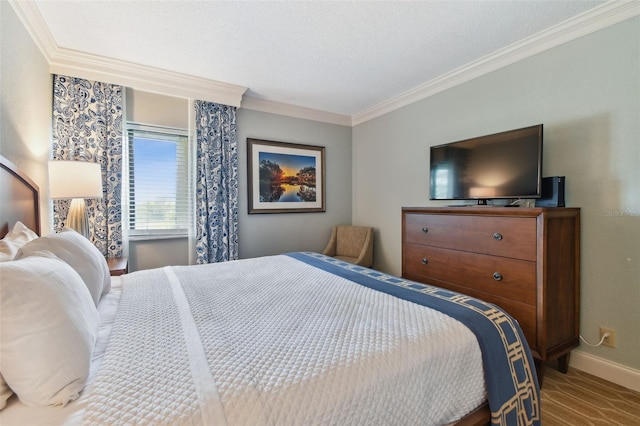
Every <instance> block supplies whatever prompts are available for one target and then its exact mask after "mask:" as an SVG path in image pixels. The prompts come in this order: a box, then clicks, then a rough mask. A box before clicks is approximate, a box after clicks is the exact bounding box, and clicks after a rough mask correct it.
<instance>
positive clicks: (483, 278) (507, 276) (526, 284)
mask: <svg viewBox="0 0 640 426" xmlns="http://www.w3.org/2000/svg"><path fill="white" fill-rule="evenodd" d="M403 274H404V275H405V276H407V277H409V276H411V277H414V276H417V277H424V278H427V279H433V280H438V281H439V282H449V283H452V284H455V285H457V286H459V287H461V288H463V289H473V290H477V291H482V292H484V293H487V294H494V295H497V296H500V297H502V298H506V299H512V300H515V301H518V302H521V303H526V304H529V305H535V303H536V264H535V262H530V261H524V260H517V259H505V258H499V257H494V256H488V255H484V254H477V253H469V252H463V251H456V250H449V249H443V248H436V247H430V246H423V245H418V244H405V246H404V253H403Z"/></svg>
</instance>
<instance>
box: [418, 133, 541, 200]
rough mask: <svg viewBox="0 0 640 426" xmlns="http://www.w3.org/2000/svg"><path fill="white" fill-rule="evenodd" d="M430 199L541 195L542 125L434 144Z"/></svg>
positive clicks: (529, 196) (474, 198)
mask: <svg viewBox="0 0 640 426" xmlns="http://www.w3.org/2000/svg"><path fill="white" fill-rule="evenodd" d="M430 165H431V169H430V195H429V198H430V199H431V200H489V199H499V198H500V199H506V198H539V197H540V190H541V189H540V187H541V180H542V124H539V125H536V126H531V127H525V128H522V129H516V130H510V131H507V132H502V133H496V134H493V135H487V136H481V137H476V138H471V139H466V140H462V141H458V142H451V143H447V144H444V145H438V146H432V147H431V157H430Z"/></svg>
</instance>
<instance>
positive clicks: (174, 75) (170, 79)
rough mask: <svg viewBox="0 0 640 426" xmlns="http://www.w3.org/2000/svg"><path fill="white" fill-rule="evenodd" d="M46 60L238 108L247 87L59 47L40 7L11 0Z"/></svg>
mask: <svg viewBox="0 0 640 426" xmlns="http://www.w3.org/2000/svg"><path fill="white" fill-rule="evenodd" d="M10 4H11V6H12V7H13V9H14V10H15V12H16V14H17V15H18V17H19V18H20V20H21V21H22V24H23V25H24V26H25V28H26V29H27V31H28V32H29V35H30V36H31V38H32V39H33V40H34V42H35V43H36V45H37V46H38V48H39V49H40V51H41V52H42V54H43V55H44V57H45V59H46V60H47V61H48V62H49V71H50V72H51V73H55V74H63V75H69V76H73V77H80V78H86V79H90V80H97V81H104V82H108V83H112V84H120V85H122V86H126V87H132V88H135V89H138V90H142V91H145V92H152V93H160V94H163V95H170V96H176V97H180V98H188V99H199V100H203V101H210V102H216V103H220V104H224V105H231V106H235V107H240V104H241V102H242V95H243V94H244V92H245V91H246V90H247V88H246V87H242V86H237V85H233V84H228V83H223V82H219V81H215V80H210V79H207V78H201V77H195V76H192V75H188V74H182V73H178V72H173V71H167V70H163V69H160V68H154V67H149V66H146V65H139V64H135V63H132V62H127V61H121V60H118V59H111V58H107V57H104V56H100V55H93V54H90V53H84V52H79V51H76V50H72V49H66V48H61V47H59V46H58V45H57V44H56V42H55V40H54V39H53V35H52V34H51V32H50V31H49V28H48V27H47V25H46V23H45V21H44V19H43V18H42V14H41V13H40V10H39V9H38V7H37V6H36V4H35V3H34V2H32V1H16V0H10Z"/></svg>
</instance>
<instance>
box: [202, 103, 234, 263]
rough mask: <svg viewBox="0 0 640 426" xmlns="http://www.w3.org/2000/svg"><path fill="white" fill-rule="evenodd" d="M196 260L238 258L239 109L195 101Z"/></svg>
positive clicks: (208, 261)
mask: <svg viewBox="0 0 640 426" xmlns="http://www.w3.org/2000/svg"><path fill="white" fill-rule="evenodd" d="M194 107H195V114H196V115H195V122H196V160H195V162H196V184H195V189H196V201H195V203H196V204H195V220H196V263H199V264H202V263H212V262H223V261H226V260H235V259H237V258H238V140H237V136H236V108H235V107H232V106H227V105H219V104H216V103H213V102H205V101H195V102H194Z"/></svg>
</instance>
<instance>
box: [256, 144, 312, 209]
mask: <svg viewBox="0 0 640 426" xmlns="http://www.w3.org/2000/svg"><path fill="white" fill-rule="evenodd" d="M247 163H248V167H247V170H248V187H249V188H248V189H249V214H253V213H307V212H324V211H325V202H324V200H325V176H324V174H325V165H324V147H323V146H313V145H300V144H294V143H285V142H273V141H264V140H260V139H249V138H247Z"/></svg>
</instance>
